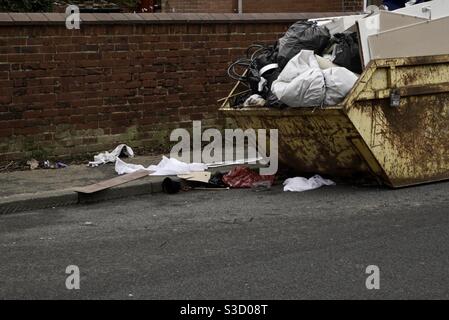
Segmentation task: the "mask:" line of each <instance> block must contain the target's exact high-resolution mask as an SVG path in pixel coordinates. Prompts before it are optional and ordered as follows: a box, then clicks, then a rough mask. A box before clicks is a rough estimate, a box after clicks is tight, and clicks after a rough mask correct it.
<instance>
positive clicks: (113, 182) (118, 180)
mask: <svg viewBox="0 0 449 320" xmlns="http://www.w3.org/2000/svg"><path fill="white" fill-rule="evenodd" d="M150 173H151V171H148V170H138V171H136V172H133V173H127V174H124V175H122V176H118V177H115V178H112V179H109V180H104V181H100V182H97V183H94V184H91V185H88V186H85V187H77V188H75V189H74V191H75V192H79V193H88V194H91V193H95V192H98V191H102V190H105V189H109V188H112V187H116V186H119V185H121V184H124V183H127V182H131V181H134V180H137V179H141V178H143V177H147V176H149V175H150Z"/></svg>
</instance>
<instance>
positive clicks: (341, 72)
mask: <svg viewBox="0 0 449 320" xmlns="http://www.w3.org/2000/svg"><path fill="white" fill-rule="evenodd" d="M361 71H362V65H361V60H360V54H359V46H358V40H357V33H355V32H342V33H336V34H333V35H331V33H330V32H329V30H328V28H327V27H326V26H321V25H319V24H318V23H317V22H316V21H299V22H296V23H295V24H294V25H292V26H291V27H290V28H289V29H288V31H287V32H286V33H285V35H284V36H283V37H282V38H280V39H279V41H278V42H277V43H276V44H274V45H271V46H266V45H253V46H251V47H250V48H248V50H247V55H246V57H245V58H242V59H239V60H237V61H236V62H234V63H233V64H231V65H230V67H229V69H228V74H229V76H230V77H231V78H232V79H234V80H236V81H239V82H240V83H242V84H243V85H245V86H246V87H248V90H246V91H244V92H243V93H242V94H240V95H236V96H235V98H234V101H233V103H232V106H234V107H249V106H258V107H265V106H266V107H274V108H282V107H285V106H288V107H295V108H296V107H321V106H326V105H335V104H338V103H340V102H341V101H342V100H343V99H344V98H345V97H346V95H347V94H348V92H349V91H350V90H351V88H352V87H353V86H354V84H355V82H356V81H357V79H358V73H360V72H361Z"/></svg>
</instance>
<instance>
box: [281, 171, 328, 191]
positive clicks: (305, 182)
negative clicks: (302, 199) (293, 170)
mask: <svg viewBox="0 0 449 320" xmlns="http://www.w3.org/2000/svg"><path fill="white" fill-rule="evenodd" d="M334 185H335V182H333V181H332V180H328V179H323V178H322V177H321V176H320V175H318V174H317V175H314V176H313V177H312V178H310V179H307V178H303V177H296V178H289V179H287V180H285V181H284V191H292V192H302V191H308V190H314V189H318V188H320V187H322V186H334Z"/></svg>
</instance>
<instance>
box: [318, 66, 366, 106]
mask: <svg viewBox="0 0 449 320" xmlns="http://www.w3.org/2000/svg"><path fill="white" fill-rule="evenodd" d="M323 74H324V79H325V82H326V98H325V100H324V104H325V105H326V106H335V105H337V104H339V103H340V102H342V101H343V100H344V99H345V97H346V96H347V94H348V93H349V91H351V89H352V87H354V84H355V83H356V82H357V79H358V77H357V75H356V74H355V73H353V72H352V71H350V70H348V69H346V68H343V67H333V68H328V69H325V70H323Z"/></svg>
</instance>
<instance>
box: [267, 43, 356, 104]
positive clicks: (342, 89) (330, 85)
mask: <svg viewBox="0 0 449 320" xmlns="http://www.w3.org/2000/svg"><path fill="white" fill-rule="evenodd" d="M357 79H358V78H357V76H356V75H355V74H354V73H353V72H351V71H349V70H348V69H346V68H343V67H331V68H327V69H324V70H322V69H321V68H320V65H319V63H318V60H317V58H316V56H315V54H314V53H313V51H311V50H302V51H301V52H300V53H299V54H298V55H296V56H295V57H293V59H291V60H290V61H289V63H288V64H287V65H286V66H285V68H284V70H283V71H282V72H281V74H280V75H279V78H278V79H277V80H276V81H275V82H273V86H272V88H271V90H272V91H273V92H274V94H275V95H276V96H277V97H278V99H279V100H280V101H282V102H283V103H285V104H286V105H288V106H289V107H292V108H298V107H318V106H322V105H336V104H338V103H340V102H341V101H343V99H344V98H345V97H346V95H347V94H348V93H349V91H350V90H351V88H352V87H353V86H354V84H355V83H356V82H357Z"/></svg>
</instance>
